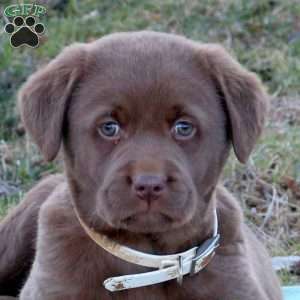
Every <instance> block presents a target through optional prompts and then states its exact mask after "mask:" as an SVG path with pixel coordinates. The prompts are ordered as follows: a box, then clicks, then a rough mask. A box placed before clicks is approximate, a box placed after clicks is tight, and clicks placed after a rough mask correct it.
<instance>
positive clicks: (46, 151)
mask: <svg viewBox="0 0 300 300" xmlns="http://www.w3.org/2000/svg"><path fill="white" fill-rule="evenodd" d="M19 100H20V107H21V114H22V118H23V121H24V123H25V126H26V129H27V131H28V132H29V133H30V135H31V136H32V138H33V140H34V141H35V143H36V144H37V145H38V146H39V148H40V150H41V152H42V153H43V155H44V157H45V158H46V159H47V160H48V161H50V160H53V159H54V158H55V157H56V155H57V153H58V151H59V149H60V146H61V145H62V149H63V155H64V162H65V172H66V174H65V175H56V176H51V177H49V178H48V179H45V180H43V181H42V182H41V183H40V184H38V185H37V186H36V187H35V188H33V189H32V190H31V191H30V192H29V193H28V195H27V197H26V198H25V200H24V201H23V202H22V203H21V204H20V205H19V207H17V208H16V209H15V211H13V212H11V214H10V215H8V216H7V217H6V218H5V219H4V220H3V221H2V224H1V227H0V239H1V246H0V253H1V258H0V285H1V289H2V291H3V290H5V289H6V294H7V295H9V294H10V295H13V294H16V290H17V289H18V288H19V287H20V285H21V284H23V282H22V280H23V278H24V277H25V276H26V272H27V270H28V268H29V267H31V268H30V273H29V276H28V277H27V278H26V281H25V284H24V286H23V287H22V289H21V292H20V295H19V298H20V299H21V300H62V299H63V300H83V299H84V300H106V299H120V300H123V299H131V300H132V299H143V300H151V299H153V300H154V299H155V300H166V299H170V300H171V299H172V300H176V299H178V300H181V299H189V300H242V299H243V300H280V299H282V298H281V292H280V285H279V282H278V280H277V278H276V275H275V273H274V272H273V270H272V266H271V263H270V258H269V256H268V254H267V252H266V251H265V249H264V247H263V246H262V245H261V243H260V242H259V241H258V240H257V239H256V238H255V236H254V235H253V233H252V232H251V231H250V230H249V228H248V227H247V226H246V225H245V224H244V222H243V218H242V214H241V209H240V207H239V205H238V203H237V201H236V200H235V199H233V197H232V196H231V195H230V194H229V193H228V192H227V191H226V190H225V189H224V188H223V187H222V186H220V185H219V184H218V181H219V177H220V174H221V171H222V169H223V166H224V164H225V162H226V160H227V157H228V155H229V151H230V148H231V145H233V148H234V152H235V154H236V156H237V158H238V159H239V160H240V161H241V162H245V161H246V160H247V158H248V157H249V155H250V152H251V151H252V149H253V147H254V144H255V142H256V140H257V138H258V137H259V135H260V133H261V131H262V128H263V125H264V120H265V116H266V112H267V107H268V97H267V94H266V93H265V91H264V89H263V87H262V85H261V83H260V81H259V80H258V78H257V77H256V76H255V75H254V74H252V73H250V72H248V71H247V70H245V69H244V68H243V67H242V66H241V65H239V64H238V63H237V62H236V61H235V60H234V59H233V58H232V57H231V56H230V55H229V54H228V53H227V52H226V51H225V50H224V49H223V48H222V47H221V46H218V45H214V44H200V43H197V42H193V41H190V40H188V39H185V38H183V37H179V36H175V35H171V34H163V33H155V32H135V33H120V34H112V35H109V36H107V37H104V38H101V39H100V40H98V41H95V42H93V43H90V44H76V45H73V46H70V47H68V48H66V49H65V50H64V51H63V52H62V53H61V54H60V55H59V56H58V57H57V58H55V59H54V60H53V61H52V62H50V63H49V64H48V65H47V66H46V67H44V68H42V69H41V70H39V71H37V72H36V73H35V74H34V75H32V76H31V77H30V78H29V79H28V81H27V82H26V83H25V85H24V86H23V87H22V89H21V91H20V94H19ZM217 227H218V228H217ZM99 245H101V246H99ZM126 247H127V248H126ZM182 252H183V253H182ZM178 253H181V254H179V255H177V254H178ZM150 254H152V256H151V255H150ZM170 254H176V255H173V256H172V255H171V256H170ZM32 261H33V264H32V266H31V262H32ZM151 266H152V269H150V268H149V267H151ZM154 267H156V269H155V270H153V268H154ZM188 274H189V275H188ZM121 275H127V276H125V277H122V276H121ZM115 276H121V277H115ZM108 278H109V279H108ZM23 281H24V280H23ZM102 282H104V286H103V285H102ZM132 287H135V288H132ZM2 294H4V293H2Z"/></svg>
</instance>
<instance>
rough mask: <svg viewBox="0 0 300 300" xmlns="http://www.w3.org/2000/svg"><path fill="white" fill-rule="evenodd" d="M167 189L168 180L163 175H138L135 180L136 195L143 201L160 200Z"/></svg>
mask: <svg viewBox="0 0 300 300" xmlns="http://www.w3.org/2000/svg"><path fill="white" fill-rule="evenodd" d="M165 188H166V179H165V177H164V176H161V175H138V176H136V177H135V178H134V179H133V189H134V192H135V194H136V195H137V196H138V197H139V198H140V199H142V200H147V201H152V200H155V199H157V198H159V197H160V196H161V195H162V193H163V192H164V190H165Z"/></svg>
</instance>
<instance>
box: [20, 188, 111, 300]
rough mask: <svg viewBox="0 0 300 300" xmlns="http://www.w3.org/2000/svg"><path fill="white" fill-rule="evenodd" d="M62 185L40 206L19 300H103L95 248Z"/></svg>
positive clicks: (99, 264) (98, 262)
mask: <svg viewBox="0 0 300 300" xmlns="http://www.w3.org/2000/svg"><path fill="white" fill-rule="evenodd" d="M70 197H71V196H70V195H69V190H68V187H67V185H66V184H62V185H61V186H59V187H57V189H56V190H55V191H54V192H53V193H52V194H51V196H50V197H49V198H48V199H47V201H46V202H45V203H44V204H43V205H42V207H41V210H40V215H39V222H38V237H37V247H36V248H37V252H36V256H35V260H34V263H33V267H32V269H31V272H30V275H29V278H28V280H27V282H26V283H25V286H24V287H23V289H22V291H21V295H20V300H82V299H84V300H99V299H101V300H105V299H111V298H107V295H106V291H105V290H104V288H103V287H102V286H101V282H102V281H103V278H102V277H101V274H102V273H103V268H104V267H103V261H102V259H101V254H100V256H99V247H98V246H97V245H96V244H95V243H94V242H93V241H91V240H90V239H89V238H88V237H87V235H86V234H85V232H84V231H83V229H82V228H81V226H80V224H79V222H78V220H77V218H76V216H75V213H74V210H73V208H72V205H71V200H70Z"/></svg>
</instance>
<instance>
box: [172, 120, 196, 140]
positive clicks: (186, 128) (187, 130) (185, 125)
mask: <svg viewBox="0 0 300 300" xmlns="http://www.w3.org/2000/svg"><path fill="white" fill-rule="evenodd" d="M172 131H173V134H174V136H175V137H176V138H179V139H180V138H181V139H184V138H189V137H192V136H193V135H194V133H195V131H196V129H195V127H194V125H193V124H192V123H191V122H188V121H177V122H176V123H175V125H174V126H173V128H172Z"/></svg>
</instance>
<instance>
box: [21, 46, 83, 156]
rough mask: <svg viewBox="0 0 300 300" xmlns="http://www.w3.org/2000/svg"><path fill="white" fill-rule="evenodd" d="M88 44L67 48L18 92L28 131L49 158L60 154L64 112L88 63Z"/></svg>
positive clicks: (32, 76)
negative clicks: (86, 50)
mask: <svg viewBox="0 0 300 300" xmlns="http://www.w3.org/2000/svg"><path fill="white" fill-rule="evenodd" d="M84 47H85V46H84V44H75V45H73V46H70V47H67V48H66V49H65V50H64V51H63V52H62V53H61V54H60V55H58V56H57V57H56V58H55V59H54V60H53V61H51V62H50V63H49V64H48V65H47V66H45V67H43V68H42V69H41V70H39V71H37V72H36V73H34V74H33V75H31V76H30V77H29V79H28V80H27V82H26V83H25V84H24V85H23V87H22V88H21V90H20V92H19V95H18V102H19V103H18V104H19V109H20V112H21V117H22V119H23V122H24V125H25V128H26V130H27V131H28V132H29V134H30V135H31V136H32V138H33V140H34V142H35V143H36V144H37V145H38V147H39V148H40V150H41V152H42V153H43V155H44V157H45V159H46V160H48V161H50V160H53V159H54V158H55V156H56V155H57V153H58V151H59V148H60V145H61V138H62V126H63V121H64V115H65V112H66V107H67V104H68V101H69V99H70V98H71V96H72V91H73V89H74V87H75V85H76V83H78V81H79V80H80V77H81V76H82V73H83V68H84V62H85V49H84Z"/></svg>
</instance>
